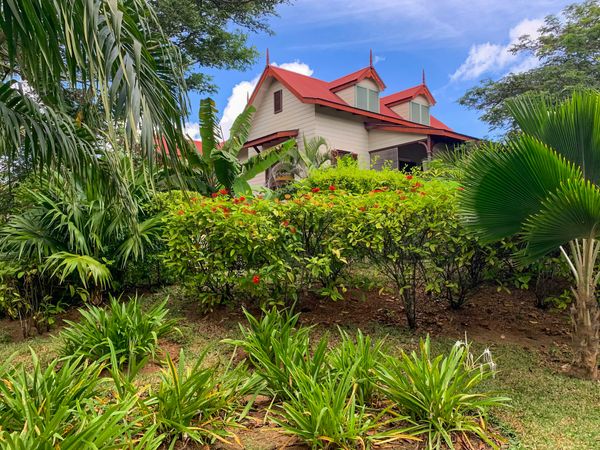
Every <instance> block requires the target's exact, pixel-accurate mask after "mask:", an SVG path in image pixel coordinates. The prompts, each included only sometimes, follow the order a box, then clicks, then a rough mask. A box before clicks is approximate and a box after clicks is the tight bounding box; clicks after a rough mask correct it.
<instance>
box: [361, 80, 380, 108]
mask: <svg viewBox="0 0 600 450" xmlns="http://www.w3.org/2000/svg"><path fill="white" fill-rule="evenodd" d="M356 107H357V108H360V109H366V110H367V111H373V112H376V113H378V112H379V92H378V91H375V90H373V89H369V88H366V87H362V86H356Z"/></svg>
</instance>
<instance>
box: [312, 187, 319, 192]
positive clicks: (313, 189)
mask: <svg viewBox="0 0 600 450" xmlns="http://www.w3.org/2000/svg"><path fill="white" fill-rule="evenodd" d="M320 190H321V189H319V188H318V187H316V188H312V189H311V191H312V192H319V191H320Z"/></svg>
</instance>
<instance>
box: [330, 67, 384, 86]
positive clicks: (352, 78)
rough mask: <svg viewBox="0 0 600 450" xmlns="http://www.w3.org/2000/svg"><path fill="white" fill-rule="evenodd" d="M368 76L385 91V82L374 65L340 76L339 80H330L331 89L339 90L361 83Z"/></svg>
mask: <svg viewBox="0 0 600 450" xmlns="http://www.w3.org/2000/svg"><path fill="white" fill-rule="evenodd" d="M367 78H370V79H372V80H373V81H375V83H376V84H377V86H379V89H380V90H382V91H383V90H384V89H385V83H384V82H383V80H382V79H381V77H380V76H379V74H378V73H377V71H376V70H375V68H374V67H372V66H369V67H365V68H364V69H360V70H357V71H356V72H352V73H351V74H348V75H345V76H343V77H341V78H338V79H337V80H333V81H331V82H329V89H330V90H331V91H332V92H337V91H339V90H342V89H344V88H347V87H349V86H352V85H354V84H356V83H360V82H361V81H362V80H365V79H367Z"/></svg>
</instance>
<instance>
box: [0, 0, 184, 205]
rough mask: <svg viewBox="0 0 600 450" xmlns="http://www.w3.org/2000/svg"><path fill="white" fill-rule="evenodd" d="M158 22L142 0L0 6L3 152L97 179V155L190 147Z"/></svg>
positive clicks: (46, 0) (172, 57) (179, 85)
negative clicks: (94, 169) (112, 150)
mask: <svg viewBox="0 0 600 450" xmlns="http://www.w3.org/2000/svg"><path fill="white" fill-rule="evenodd" d="M158 24H159V22H158V19H157V17H156V16H155V14H154V12H153V10H152V9H151V8H150V7H149V6H148V4H147V2H146V1H144V0H90V1H75V2H74V1H71V0H20V1H18V2H15V1H12V0H2V1H0V36H1V38H0V66H2V67H1V69H2V72H1V73H2V77H1V79H0V135H1V138H0V148H1V151H2V153H4V154H8V155H10V156H11V157H13V159H16V158H15V155H16V156H18V157H21V156H23V155H25V158H26V159H27V158H31V161H32V163H33V165H34V167H35V168H37V169H40V168H48V167H50V166H53V167H66V168H68V169H69V170H70V171H72V173H73V174H74V175H76V176H77V175H79V176H90V174H92V175H96V176H97V175H98V173H97V172H94V173H90V172H89V170H88V168H89V167H98V166H99V165H100V164H101V163H100V161H99V159H98V158H97V157H96V155H97V154H98V152H99V150H100V149H106V148H114V147H121V146H123V147H125V148H126V149H127V150H128V151H129V152H132V151H134V150H136V149H138V148H139V149H141V151H142V153H143V154H144V155H145V156H146V158H148V159H149V160H154V159H155V158H156V156H157V151H156V143H157V142H159V143H164V144H165V145H161V148H162V153H163V155H165V156H166V155H168V152H167V151H166V148H182V147H184V146H186V145H189V144H188V143H187V141H186V139H185V138H184V135H183V130H182V122H183V120H182V118H183V117H185V116H186V115H187V112H186V111H187V97H186V92H185V83H184V76H183V72H182V69H181V59H180V57H179V54H178V52H177V50H176V48H175V46H174V45H173V44H172V43H171V42H170V41H169V40H168V39H167V38H166V36H165V35H164V34H162V32H160V31H157V30H160V26H159V25H158ZM121 130H124V133H121V132H120V131H121ZM168 160H169V161H171V163H172V165H173V166H176V165H177V164H178V158H177V157H176V155H173V154H172V155H171V157H170V158H169V159H168ZM106 161H107V160H105V161H104V164H106ZM116 163H118V162H116ZM103 181H104V180H103V178H102V177H99V176H98V177H97V182H98V183H100V182H103ZM109 181H112V182H113V184H114V186H113V188H119V187H122V185H121V184H120V183H119V182H118V180H116V181H115V180H114V178H113V177H109ZM121 193H122V194H123V195H124V196H125V195H126V194H127V192H126V191H124V190H121Z"/></svg>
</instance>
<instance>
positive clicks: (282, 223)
mask: <svg viewBox="0 0 600 450" xmlns="http://www.w3.org/2000/svg"><path fill="white" fill-rule="evenodd" d="M289 224H290V222H289V221H287V220H284V221H283V222H281V225H283V226H284V227H287V226H288V225H289Z"/></svg>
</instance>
